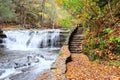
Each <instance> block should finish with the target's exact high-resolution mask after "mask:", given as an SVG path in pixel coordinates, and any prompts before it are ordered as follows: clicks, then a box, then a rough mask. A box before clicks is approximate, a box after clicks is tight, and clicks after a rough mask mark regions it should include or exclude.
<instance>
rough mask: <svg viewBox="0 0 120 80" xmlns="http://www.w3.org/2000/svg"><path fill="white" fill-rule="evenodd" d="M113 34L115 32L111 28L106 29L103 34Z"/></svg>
mask: <svg viewBox="0 0 120 80" xmlns="http://www.w3.org/2000/svg"><path fill="white" fill-rule="evenodd" d="M112 32H114V30H112V29H111V28H105V29H104V30H103V33H104V34H108V33H112Z"/></svg>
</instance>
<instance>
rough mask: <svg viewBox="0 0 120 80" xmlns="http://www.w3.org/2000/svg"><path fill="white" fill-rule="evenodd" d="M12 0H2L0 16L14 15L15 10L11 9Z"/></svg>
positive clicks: (0, 0)
mask: <svg viewBox="0 0 120 80" xmlns="http://www.w3.org/2000/svg"><path fill="white" fill-rule="evenodd" d="M11 6H12V0H0V17H2V18H4V17H13V16H15V14H14V12H13V11H12V10H11Z"/></svg>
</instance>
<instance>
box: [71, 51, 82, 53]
mask: <svg viewBox="0 0 120 80" xmlns="http://www.w3.org/2000/svg"><path fill="white" fill-rule="evenodd" d="M70 52H71V53H82V51H70Z"/></svg>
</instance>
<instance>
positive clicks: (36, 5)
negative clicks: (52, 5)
mask: <svg viewBox="0 0 120 80" xmlns="http://www.w3.org/2000/svg"><path fill="white" fill-rule="evenodd" d="M32 6H33V7H35V8H37V7H40V5H39V4H32Z"/></svg>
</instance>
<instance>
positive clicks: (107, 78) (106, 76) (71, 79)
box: [37, 46, 120, 80]
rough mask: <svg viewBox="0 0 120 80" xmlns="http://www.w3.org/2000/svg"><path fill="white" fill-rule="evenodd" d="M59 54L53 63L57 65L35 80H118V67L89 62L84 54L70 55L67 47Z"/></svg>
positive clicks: (119, 76) (104, 62)
mask: <svg viewBox="0 0 120 80" xmlns="http://www.w3.org/2000/svg"><path fill="white" fill-rule="evenodd" d="M61 52H62V53H61V55H60V56H59V57H58V59H57V60H56V61H55V64H59V65H58V66H57V67H56V68H54V69H53V68H51V70H50V71H48V72H47V73H44V74H43V76H41V77H40V78H38V79H37V80H99V79H101V80H120V67H117V66H110V65H109V62H106V61H98V62H91V61H90V60H89V58H88V57H87V56H86V55H85V54H71V53H70V52H69V50H68V47H67V46H63V47H62V49H61ZM70 56H71V59H72V61H71V60H70V59H69V57H70ZM61 60H62V61H63V62H61ZM66 61H67V63H66ZM61 63H64V64H63V65H62V66H64V68H63V67H61V65H60V64H61ZM52 71H54V73H51V72H52ZM63 71H64V72H65V73H64V72H63ZM62 72H63V73H62ZM63 74H64V75H63ZM50 75H51V77H50Z"/></svg>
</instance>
